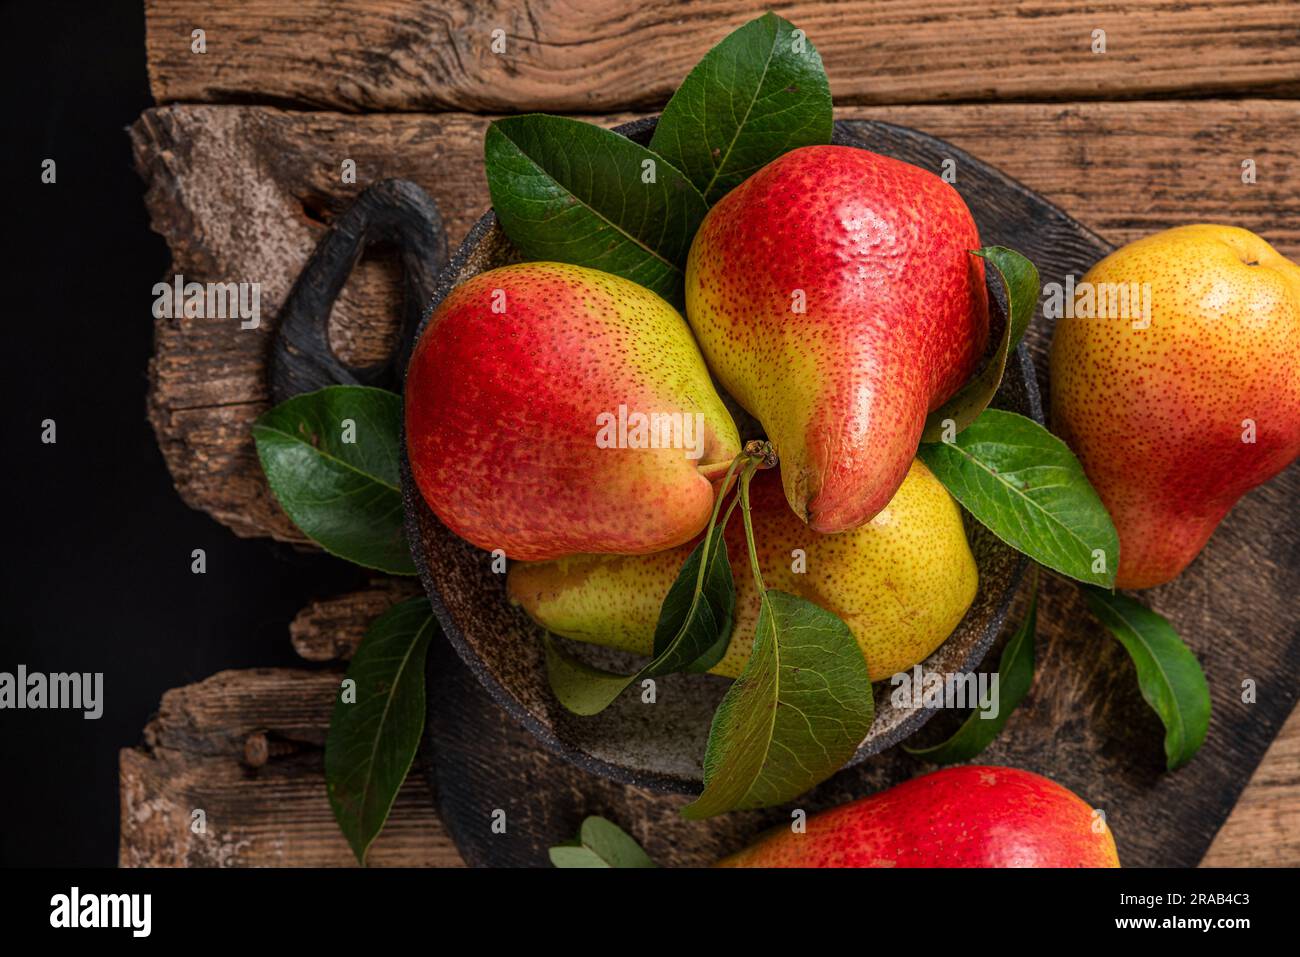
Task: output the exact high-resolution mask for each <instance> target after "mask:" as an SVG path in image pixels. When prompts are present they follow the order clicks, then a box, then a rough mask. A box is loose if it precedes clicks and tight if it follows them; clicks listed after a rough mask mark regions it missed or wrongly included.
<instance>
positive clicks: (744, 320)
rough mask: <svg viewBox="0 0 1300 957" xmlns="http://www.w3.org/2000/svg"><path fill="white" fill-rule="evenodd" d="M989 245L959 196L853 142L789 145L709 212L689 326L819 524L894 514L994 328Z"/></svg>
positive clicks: (848, 524)
mask: <svg viewBox="0 0 1300 957" xmlns="http://www.w3.org/2000/svg"><path fill="white" fill-rule="evenodd" d="M979 246H980V241H979V232H978V230H977V229H976V226H975V221H974V219H973V218H972V217H971V214H970V210H968V209H967V208H966V204H965V203H964V202H963V201H962V198H961V196H959V195H958V193H957V191H956V190H955V189H954V188H953V187H952V186H950V185H949V184H948V183H946V182H944V181H943V180H942V179H941V178H940V177H938V176H936V175H934V174H933V173H931V172H928V171H926V170H923V169H921V168H919V167H916V166H912V165H910V164H908V163H904V162H901V161H899V160H895V159H890V158H889V157H885V156H879V155H877V154H875V153H870V152H868V151H866V150H860V149H855V148H852V147H847V146H807V147H803V148H801V149H796V150H792V151H791V152H789V153H786V154H785V155H783V156H781V157H779V158H778V159H776V160H774V161H773V162H771V163H769V164H768V165H767V166H765V167H763V168H762V169H761V170H759V171H758V172H757V173H755V174H754V175H753V176H751V177H750V178H749V179H747V180H746V181H745V182H743V183H741V184H740V185H739V186H738V187H736V188H735V189H734V190H732V191H731V192H730V193H728V194H727V195H726V196H724V197H723V198H722V199H721V200H719V202H718V203H717V205H715V206H714V207H713V208H712V209H711V210H710V211H709V213H708V215H707V216H706V217H705V219H704V222H703V223H702V225H701V226H700V229H699V232H698V233H697V234H696V236H695V240H694V243H693V244H692V246H691V251H690V255H689V257H688V260H687V265H686V316H687V319H688V321H689V322H690V324H691V328H692V329H693V330H694V331H695V336H696V338H697V339H698V341H699V343H700V348H701V349H702V350H703V352H704V356H705V358H706V359H707V360H708V363H709V367H710V368H711V369H712V370H713V372H714V374H715V375H717V377H718V379H719V381H720V382H721V383H722V385H723V387H725V388H726V389H727V391H728V392H730V393H731V395H732V396H734V397H735V398H736V400H737V401H738V402H739V403H740V404H741V405H742V406H743V407H744V408H745V409H746V410H747V411H748V412H749V413H750V414H752V415H753V416H754V417H755V418H757V419H758V420H759V421H760V422H761V423H762V425H763V428H764V429H765V431H766V433H767V437H768V439H769V440H771V442H772V444H773V445H774V446H775V447H776V451H777V454H778V455H779V457H780V459H781V465H782V468H781V474H782V478H783V481H784V485H785V494H786V497H787V499H788V501H789V503H790V506H791V507H792V508H793V509H794V511H795V512H796V513H797V514H798V515H799V516H800V517H801V518H802V519H804V521H806V522H807V523H808V524H809V525H810V526H811V527H812V528H813V530H815V531H818V532H823V533H834V532H843V531H847V530H850V529H854V528H857V527H859V526H861V525H862V524H864V523H865V522H868V521H870V520H871V518H872V516H874V515H875V514H876V513H877V512H879V511H880V510H881V509H883V508H884V507H885V505H886V504H888V502H889V500H890V499H891V498H892V497H893V495H894V493H895V492H896V491H897V490H898V487H899V486H900V485H901V484H902V482H903V478H904V476H906V475H907V471H908V468H909V465H910V463H911V461H912V458H913V456H914V455H915V454H916V448H917V444H918V443H919V441H920V438H921V432H922V429H923V427H924V424H925V419H926V416H927V414H928V413H929V412H931V411H933V410H934V409H936V408H938V407H939V406H940V405H942V404H943V402H944V401H946V400H947V399H948V398H949V397H951V396H952V394H953V393H955V392H956V391H957V390H958V389H959V388H960V387H961V386H962V385H963V384H964V383H965V382H966V380H967V379H968V378H970V376H971V374H972V373H973V372H974V371H975V368H976V366H977V364H978V362H979V360H980V358H981V356H982V355H983V353H984V349H985V346H986V343H987V340H988V324H989V320H988V299H987V293H986V290H985V285H984V265H983V261H982V260H981V259H979V258H978V257H975V256H972V255H971V251H973V250H976V249H978V248H979Z"/></svg>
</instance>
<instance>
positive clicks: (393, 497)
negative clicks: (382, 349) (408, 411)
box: [253, 386, 415, 575]
mask: <svg viewBox="0 0 1300 957" xmlns="http://www.w3.org/2000/svg"><path fill="white" fill-rule="evenodd" d="M401 432H402V398H401V396H399V395H396V394H394V393H392V392H386V391H385V390H383V389H371V388H367V387H364V386H330V387H329V388H327V389H321V390H320V391H318V392H309V393H306V394H304V395H298V396H294V397H293V398H292V399H289V400H288V401H287V402H282V403H280V404H279V405H277V406H276V407H275V408H273V409H271V410H270V411H269V412H266V413H265V414H264V415H262V417H261V418H259V419H258V420H257V421H256V422H254V423H253V440H254V442H255V443H256V444H257V456H258V458H259V459H260V460H261V462H262V470H263V471H264V472H265V473H266V480H267V482H268V483H270V486H271V491H272V492H274V493H275V497H276V498H277V499H278V500H279V502H280V504H281V505H282V506H283V507H284V510H285V511H286V512H287V513H288V514H289V518H291V519H293V523H294V524H295V525H297V526H298V528H300V529H301V530H302V532H303V534H305V535H306V536H307V537H308V538H310V539H311V540H312V541H314V542H316V543H317V544H318V545H320V546H321V547H322V548H324V549H325V550H326V551H327V552H330V553H331V554H333V555H337V556H339V557H340V558H346V559H347V560H348V561H351V562H355V563H356V564H358V565H364V566H365V567H367V568H375V569H378V570H379V571H383V572H389V573H391V574H394V575H414V574H415V566H414V564H413V563H412V561H411V550H410V548H408V547H407V544H406V534H405V532H404V531H403V528H402V518H403V512H402V493H401V488H400V480H399V478H398V461H399V458H400V455H401V453H400V448H401ZM349 439H351V441H349Z"/></svg>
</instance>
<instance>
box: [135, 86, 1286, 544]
mask: <svg viewBox="0 0 1300 957" xmlns="http://www.w3.org/2000/svg"><path fill="white" fill-rule="evenodd" d="M839 115H840V116H841V117H842V118H869V119H885V120H888V121H890V122H894V123H900V124H903V125H906V126H911V127H914V128H916V129H920V130H924V131H926V132H929V133H933V134H934V135H936V136H940V137H942V138H944V139H948V140H950V141H951V142H952V143H953V144H954V145H955V146H958V147H961V148H962V149H965V150H967V151H969V152H971V153H972V154H974V155H975V156H978V157H980V158H981V159H984V160H986V161H988V162H989V163H991V164H993V165H994V166H997V167H999V168H1000V169H1002V170H1003V171H1004V172H1006V173H1008V174H1009V175H1011V176H1013V177H1015V178H1017V179H1019V180H1020V181H1022V182H1023V183H1025V184H1026V185H1027V186H1029V187H1030V188H1032V189H1034V190H1036V191H1038V192H1039V193H1041V194H1042V195H1044V196H1045V197H1047V198H1048V199H1050V200H1052V201H1053V202H1055V203H1056V204H1057V205H1059V206H1061V207H1062V208H1063V209H1065V211H1066V212H1068V213H1070V214H1071V215H1073V216H1075V217H1076V218H1078V219H1079V220H1081V221H1082V222H1084V223H1085V224H1087V225H1088V226H1089V227H1091V228H1092V229H1094V230H1095V231H1096V232H1098V233H1100V234H1101V235H1102V236H1103V237H1105V238H1106V239H1108V240H1110V241H1111V242H1113V243H1117V244H1119V243H1124V242H1128V241H1130V240H1132V239H1135V238H1137V237H1139V236H1141V235H1144V234H1146V233H1148V232H1151V231H1154V230H1157V229H1161V228H1164V227H1166V226H1171V225H1176V224H1179V223H1185V222H1196V221H1219V222H1229V223H1233V224H1236V225H1241V226H1245V227H1246V228H1248V229H1252V230H1254V231H1256V232H1259V233H1260V234H1262V235H1263V236H1265V237H1266V238H1268V239H1269V240H1270V241H1271V242H1273V243H1274V245H1276V246H1277V248H1278V249H1279V250H1280V251H1281V252H1282V253H1283V254H1285V255H1288V256H1291V257H1292V258H1300V106H1298V105H1297V104H1296V103H1295V102H1293V101H1281V102H1275V101H1264V100H1244V101H1232V102H1221V101H1207V102H1199V103H1197V104H1196V105H1195V107H1194V108H1193V107H1191V106H1189V105H1188V104H1186V103H1143V102H1136V103H1076V104H1007V105H1002V104H988V105H968V106H963V107H960V108H958V107H950V106H938V107H936V106H918V107H904V108H893V109H879V108H853V109H848V110H841V111H839ZM622 119H624V117H621V116H613V117H602V118H600V122H603V123H607V124H610V125H612V124H614V123H616V122H619V121H620V120H622ZM487 122H488V120H487V119H486V118H484V117H477V116H467V115H463V114H449V115H442V116H429V115H420V114H409V115H385V116H343V115H339V114H331V113H291V112H284V111H281V110H276V109H268V108H263V107H236V106H175V107H167V108H162V109H156V110H149V111H147V112H145V113H144V114H143V115H142V116H141V117H140V119H139V120H137V122H136V123H135V124H134V126H133V127H132V128H131V139H132V143H133V146H134V149H135V156H136V163H137V166H138V168H139V169H140V172H141V175H142V176H143V177H144V179H145V181H146V183H147V186H148V192H147V194H146V203H147V205H148V208H149V212H150V216H151V218H152V223H153V227H154V229H155V230H157V231H158V232H159V233H161V234H162V235H163V237H164V238H165V239H166V240H167V242H168V245H169V247H170V248H171V250H172V256H173V262H174V265H173V272H174V273H175V272H179V273H183V274H184V275H185V276H186V277H187V278H192V279H196V280H199V281H207V280H219V281H235V280H243V281H259V282H261V284H262V292H261V296H262V298H261V305H262V311H263V315H264V316H265V317H266V318H265V320H264V321H263V324H262V327H261V328H260V329H257V330H248V331H245V330H241V329H239V327H238V323H237V322H233V321H222V320H211V319H203V320H172V319H159V320H156V321H155V330H156V331H155V338H156V350H155V357H154V359H153V362H152V363H151V365H150V371H149V374H150V392H149V416H150V420H151V421H152V422H153V425H154V429H155V431H156V433H157V436H158V441H159V444H160V446H161V448H162V451H163V455H164V457H165V459H166V461H167V464H168V467H169V468H170V469H171V472H172V476H173V479H174V480H175V482H176V486H177V489H178V491H179V492H180V494H181V496H182V498H184V500H185V501H186V502H187V503H188V504H190V505H191V506H193V507H195V508H200V509H202V510H204V511H206V512H208V513H209V514H210V515H212V516H213V517H215V518H216V519H217V520H218V521H221V522H222V523H223V524H225V525H227V526H228V527H230V528H231V529H233V530H234V531H235V532H236V533H237V534H240V535H273V536H275V537H276V538H280V539H284V540H288V541H295V542H301V541H302V537H301V535H300V533H298V532H297V530H296V529H294V528H293V526H292V525H291V524H290V523H289V521H288V519H287V518H286V517H285V516H284V515H283V513H282V512H281V511H280V509H279V507H278V506H277V505H276V503H275V502H274V500H273V499H272V498H271V495H270V492H269V491H268V489H267V487H266V484H265V482H264V481H263V480H262V477H261V471H260V469H259V467H258V465H257V459H256V456H255V454H254V450H253V444H252V439H251V437H250V433H249V426H250V425H251V423H252V421H253V420H254V419H255V418H256V417H257V416H258V415H259V414H260V413H261V412H262V411H264V410H265V409H266V407H267V392H266V377H265V375H264V359H265V352H266V348H267V334H268V330H269V328H270V327H271V322H272V318H271V317H273V316H274V315H275V312H276V310H278V308H279V306H280V304H281V303H283V301H284V297H285V296H286V295H287V293H288V291H289V288H290V286H291V285H292V283H293V280H294V278H295V277H296V276H297V274H298V271H299V270H300V269H301V268H302V265H303V264H304V263H305V262H306V260H307V257H308V255H309V254H310V252H311V250H312V248H313V247H314V245H315V243H316V242H317V241H319V239H320V237H321V235H322V233H323V231H324V229H325V228H326V226H325V224H326V223H328V221H329V220H330V218H331V217H332V216H333V215H334V214H336V213H337V212H338V211H339V210H341V209H342V208H343V207H344V206H346V205H347V203H348V202H349V201H350V200H351V199H352V198H354V197H355V196H356V194H357V193H358V192H359V191H360V189H362V188H363V187H364V186H365V184H366V183H369V182H372V181H373V180H376V179H380V178H383V177H386V176H397V177H403V178H408V179H412V180H414V181H415V182H417V183H419V184H420V185H421V186H422V187H424V188H425V189H426V190H427V191H428V192H429V194H430V195H431V196H432V197H433V199H434V200H435V202H436V203H437V204H438V206H439V208H440V210H441V211H442V214H443V219H444V220H445V222H446V223H447V229H448V233H449V238H450V239H451V241H452V243H453V244H455V243H456V242H458V241H459V239H460V237H461V235H462V234H463V233H464V232H465V231H466V230H467V229H468V228H469V226H470V224H471V223H472V222H473V221H474V220H475V219H476V218H477V217H478V215H479V214H480V213H481V212H482V210H483V209H484V208H485V207H486V206H487V205H488V197H487V186H486V181H485V179H484V177H483V172H482V162H481V158H482V133H483V129H484V127H485V126H486V124H487ZM346 158H351V159H354V160H356V162H357V169H358V177H357V178H358V184H357V185H345V184H343V183H341V182H340V175H339V169H340V164H341V162H342V161H343V159H346ZM1244 158H1254V159H1255V160H1256V163H1257V164H1258V169H1259V175H1258V182H1256V183H1255V184H1253V185H1244V184H1242V183H1241V180H1240V174H1239V169H1240V162H1241V160H1242V159H1244ZM958 175H959V176H960V171H959V172H958ZM395 269H396V267H395V263H394V262H393V261H392V260H391V259H385V258H383V257H382V256H380V257H374V258H371V259H369V260H363V261H362V263H361V264H360V266H359V267H358V268H357V270H356V272H355V273H354V276H353V279H352V280H351V282H350V283H349V284H348V286H347V287H346V288H345V289H344V291H343V294H342V295H341V296H340V298H339V300H338V302H337V304H336V306H335V309H334V324H333V329H334V332H335V334H336V335H335V347H336V349H337V351H338V352H339V353H340V355H341V356H342V357H343V358H344V359H347V360H350V361H353V362H357V363H365V362H370V361H375V360H377V359H379V358H382V357H383V355H384V354H385V352H386V350H387V349H388V347H389V346H390V344H391V342H392V339H393V336H394V335H395V333H396V323H397V318H398V315H399V312H400V309H399V307H398V301H399V298H400V297H399V285H398V281H397V276H396V271H395Z"/></svg>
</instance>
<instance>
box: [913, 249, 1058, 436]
mask: <svg viewBox="0 0 1300 957" xmlns="http://www.w3.org/2000/svg"><path fill="white" fill-rule="evenodd" d="M971 255H972V256H979V257H981V258H982V259H984V260H985V262H986V264H987V265H989V266H992V267H993V269H994V271H995V272H997V274H998V277H999V278H1000V279H1001V280H1002V287H1003V289H1005V290H1006V294H1007V306H1008V309H1009V311H1010V317H1009V318H1008V320H1007V321H1006V322H1005V323H1003V326H1002V339H1001V341H1000V342H999V343H998V346H997V349H996V350H995V351H994V353H993V357H992V358H991V359H990V360H989V361H988V363H986V364H985V366H984V367H983V368H982V369H981V370H980V371H979V372H978V373H976V374H975V376H974V377H973V378H971V380H970V381H969V382H967V383H966V384H965V385H964V386H962V387H961V388H960V389H959V390H958V391H957V394H956V395H954V396H953V397H952V398H951V399H949V400H948V401H947V402H945V403H944V404H943V405H942V406H940V407H939V408H938V409H936V410H935V411H933V412H931V413H930V415H929V417H928V418H927V419H926V420H925V431H924V432H922V433H921V441H922V442H939V441H942V439H943V435H944V423H945V422H951V423H952V424H953V427H954V428H955V431H956V432H960V431H961V430H962V429H964V428H966V427H967V426H968V425H970V424H971V423H972V422H974V421H975V420H976V419H977V418H979V415H980V413H981V412H983V411H984V410H985V409H986V408H988V404H989V403H990V402H992V401H993V396H994V395H995V394H996V393H997V391H998V386H999V385H1001V384H1002V376H1003V374H1004V373H1005V372H1006V369H1007V357H1008V356H1009V355H1010V354H1011V353H1012V352H1013V351H1015V348H1016V346H1017V344H1019V342H1020V339H1021V337H1022V336H1023V335H1024V334H1025V330H1026V329H1028V328H1029V322H1030V320H1031V319H1033V318H1034V310H1035V309H1037V308H1038V269H1037V268H1036V267H1035V266H1034V264H1033V263H1031V262H1030V261H1029V260H1028V259H1026V258H1025V257H1024V256H1022V255H1020V253H1018V252H1016V251H1015V250H1014V249H1007V248H1006V247H1005V246H985V247H984V248H983V249H979V250H975V251H973V252H972V253H971Z"/></svg>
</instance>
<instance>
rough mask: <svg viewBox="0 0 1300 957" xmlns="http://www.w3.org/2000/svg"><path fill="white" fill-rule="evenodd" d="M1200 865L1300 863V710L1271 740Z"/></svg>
mask: <svg viewBox="0 0 1300 957" xmlns="http://www.w3.org/2000/svg"><path fill="white" fill-rule="evenodd" d="M1201 866H1202V867H1300V709H1298V710H1296V711H1294V712H1292V714H1291V719H1290V720H1289V721H1288V722H1287V723H1286V725H1285V726H1284V727H1283V728H1282V731H1281V733H1279V734H1278V736H1277V738H1276V739H1275V740H1274V741H1273V744H1272V746H1271V747H1270V748H1269V749H1268V753H1267V754H1265V755H1264V760H1263V761H1262V762H1260V765H1259V768H1258V769H1257V770H1256V771H1255V774H1254V775H1253V776H1252V777H1251V779H1250V784H1249V785H1247V787H1246V790H1245V791H1243V792H1242V794H1241V798H1240V799H1239V800H1238V801H1237V806H1236V807H1235V808H1233V810H1232V816H1231V817H1229V818H1228V820H1227V821H1226V822H1225V823H1224V825H1223V827H1222V828H1221V829H1220V830H1219V833H1218V834H1217V835H1216V836H1215V838H1214V843H1213V844H1211V845H1210V849H1209V851H1208V852H1206V855H1205V857H1204V858H1203V859H1202V860H1201Z"/></svg>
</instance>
